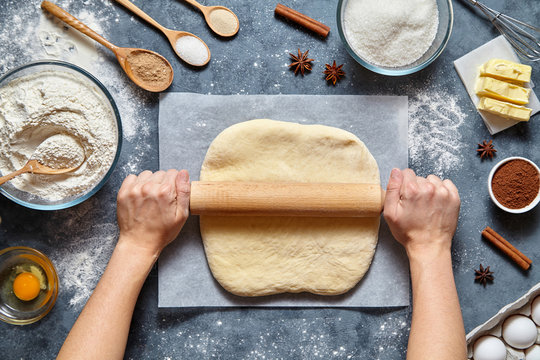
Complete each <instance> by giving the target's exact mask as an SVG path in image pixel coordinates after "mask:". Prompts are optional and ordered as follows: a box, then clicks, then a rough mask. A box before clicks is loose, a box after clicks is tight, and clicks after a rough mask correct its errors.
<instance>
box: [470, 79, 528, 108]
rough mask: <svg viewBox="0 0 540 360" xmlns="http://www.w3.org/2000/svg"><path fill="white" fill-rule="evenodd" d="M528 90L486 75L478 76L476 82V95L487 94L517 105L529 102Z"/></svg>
mask: <svg viewBox="0 0 540 360" xmlns="http://www.w3.org/2000/svg"><path fill="white" fill-rule="evenodd" d="M530 92H531V90H530V89H526V88H524V87H521V86H518V85H515V84H510V83H507V82H505V81H501V80H497V79H494V78H490V77H486V76H480V77H479V78H478V81H477V82H476V95H478V96H479V97H481V96H489V97H492V98H494V99H497V100H502V101H508V102H511V103H514V104H518V105H525V104H528V103H529V94H530Z"/></svg>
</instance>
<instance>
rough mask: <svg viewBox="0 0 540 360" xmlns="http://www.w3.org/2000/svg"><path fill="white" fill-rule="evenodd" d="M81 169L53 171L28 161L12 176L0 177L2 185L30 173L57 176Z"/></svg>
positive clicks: (35, 161) (33, 161) (38, 163)
mask: <svg viewBox="0 0 540 360" xmlns="http://www.w3.org/2000/svg"><path fill="white" fill-rule="evenodd" d="M79 167H80V165H79V166H75V167H72V168H66V169H53V168H50V167H48V166H45V165H43V164H41V163H40V162H38V161H37V160H28V162H27V163H26V164H25V165H24V166H23V167H22V168H20V169H19V170H17V171H14V172H12V173H11V174H7V175H5V176H2V177H0V185H2V184H4V183H5V182H7V181H9V180H11V179H13V178H14V177H15V176H19V175H21V174H24V173H28V172H31V173H32V174H46V175H57V174H65V173H68V172H71V171H74V170H77V169H78V168H79Z"/></svg>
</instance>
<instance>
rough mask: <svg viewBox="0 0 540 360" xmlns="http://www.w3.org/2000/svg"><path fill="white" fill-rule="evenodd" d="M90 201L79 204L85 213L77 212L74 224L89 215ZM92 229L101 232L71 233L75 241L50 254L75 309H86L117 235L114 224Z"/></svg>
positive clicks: (63, 289)
mask: <svg viewBox="0 0 540 360" xmlns="http://www.w3.org/2000/svg"><path fill="white" fill-rule="evenodd" d="M87 203H88V202H85V203H83V204H81V205H79V206H78V207H77V210H78V211H81V210H82V214H81V215H83V216H77V215H76V214H75V215H74V216H73V224H72V226H78V225H80V222H81V221H84V218H85V217H88V216H89V214H88V213H87V212H88V211H89V210H90V206H89V205H86V204H87ZM95 205H96V204H94V206H95ZM90 218H91V216H90ZM70 221H71V220H70ZM77 223H79V224H77ZM66 226H68V225H66ZM90 229H91V231H92V232H93V233H94V232H95V233H99V234H101V235H100V236H87V234H69V235H71V236H74V238H72V240H73V241H70V242H69V243H67V244H66V243H64V246H63V247H61V249H60V251H59V252H58V253H56V254H54V256H52V257H51V260H52V261H53V263H54V264H55V266H56V270H57V271H58V273H59V274H60V276H59V280H60V289H62V291H65V292H67V293H70V294H71V297H70V299H69V305H70V306H72V307H73V309H74V310H75V311H80V310H81V309H82V308H83V306H84V305H85V304H86V301H87V300H88V298H89V297H90V295H91V294H92V292H93V291H94V288H95V287H96V285H97V283H98V281H99V279H100V278H101V275H102V274H103V271H104V270H105V267H106V266H107V263H108V262H109V258H110V256H111V253H112V250H113V248H114V246H115V245H116V239H117V237H118V230H117V227H116V224H115V223H111V224H100V225H96V226H93V227H91V228H90ZM92 229H93V230H92ZM85 230H86V229H85ZM58 240H62V239H58Z"/></svg>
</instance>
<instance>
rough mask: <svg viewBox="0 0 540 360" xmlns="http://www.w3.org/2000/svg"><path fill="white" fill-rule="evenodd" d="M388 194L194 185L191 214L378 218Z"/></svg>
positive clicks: (356, 188)
mask: <svg viewBox="0 0 540 360" xmlns="http://www.w3.org/2000/svg"><path fill="white" fill-rule="evenodd" d="M384 196H385V192H384V190H383V189H382V188H381V187H380V186H379V185H374V184H334V183H255V182H251V183H250V182H211V181H209V182H201V181H193V182H192V183H191V197H190V211H191V213H192V214H194V215H215V216H314V217H374V216H379V215H380V214H381V211H382V208H383V202H384Z"/></svg>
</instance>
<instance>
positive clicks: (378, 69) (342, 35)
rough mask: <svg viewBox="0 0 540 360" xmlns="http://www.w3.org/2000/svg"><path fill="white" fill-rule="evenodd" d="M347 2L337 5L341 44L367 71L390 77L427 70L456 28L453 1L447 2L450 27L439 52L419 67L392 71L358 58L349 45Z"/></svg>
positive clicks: (340, 1) (342, 0)
mask: <svg viewBox="0 0 540 360" xmlns="http://www.w3.org/2000/svg"><path fill="white" fill-rule="evenodd" d="M347 1H351V0H338V5H337V28H338V33H339V37H340V38H341V42H342V43H343V45H345V49H346V50H347V52H348V53H349V55H350V56H351V57H352V58H353V59H354V60H356V62H357V63H359V64H360V65H362V66H363V67H365V68H366V69H368V70H371V71H373V72H375V73H378V74H382V75H388V76H403V75H410V74H413V73H415V72H418V71H420V70H422V69H425V68H426V67H428V66H429V65H430V64H431V63H432V62H434V61H435V59H437V58H438V57H439V55H441V53H442V52H443V51H444V49H445V48H446V45H447V44H448V41H449V40H450V36H451V35H452V30H453V28H454V8H453V5H452V0H445V2H446V3H447V4H448V10H449V11H448V15H449V16H448V27H447V30H446V34H445V35H444V39H443V41H442V42H441V45H440V46H439V48H438V49H437V51H435V53H433V55H431V56H430V57H429V58H428V59H426V60H425V61H424V62H423V63H421V64H418V65H416V66H413V67H410V68H404V69H403V68H399V69H398V68H396V69H392V68H389V67H379V66H377V65H374V64H371V63H369V62H367V61H366V60H364V59H362V58H361V57H360V56H358V55H357V54H356V53H355V52H354V50H353V49H352V48H351V46H350V45H349V43H348V41H347V37H346V36H345V32H344V30H343V19H342V18H341V13H342V11H341V10H342V7H343V4H344V3H346V2H347Z"/></svg>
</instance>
